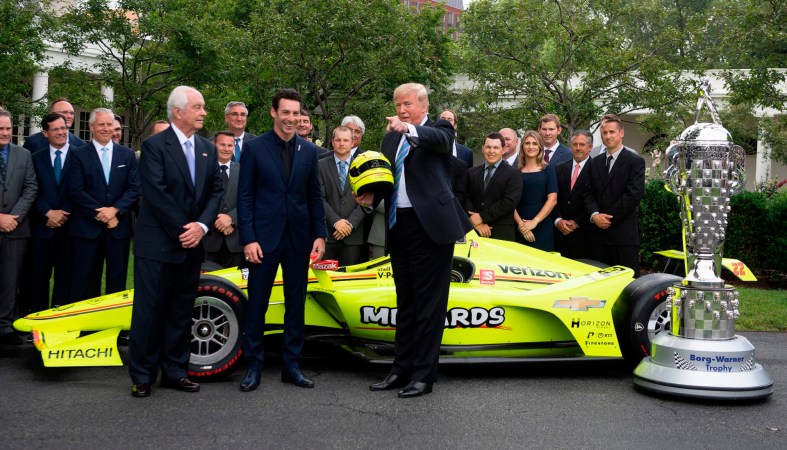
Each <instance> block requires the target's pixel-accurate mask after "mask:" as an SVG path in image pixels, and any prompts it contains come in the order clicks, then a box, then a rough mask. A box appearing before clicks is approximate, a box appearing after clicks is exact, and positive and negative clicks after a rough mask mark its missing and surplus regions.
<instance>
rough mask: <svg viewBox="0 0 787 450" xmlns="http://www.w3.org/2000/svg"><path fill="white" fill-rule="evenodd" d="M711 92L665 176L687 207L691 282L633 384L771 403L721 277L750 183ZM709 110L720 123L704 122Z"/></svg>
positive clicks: (683, 286) (767, 382) (734, 298)
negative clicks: (731, 225)
mask: <svg viewBox="0 0 787 450" xmlns="http://www.w3.org/2000/svg"><path fill="white" fill-rule="evenodd" d="M709 92H710V90H709V83H708V82H707V81H705V82H704V83H703V86H702V89H701V91H700V98H699V100H698V102H697V112H696V115H695V123H694V125H691V126H690V127H688V128H686V129H685V130H684V131H683V133H681V135H680V138H679V139H678V141H677V142H676V143H675V144H673V145H672V146H670V148H669V149H667V158H668V161H669V164H670V165H669V167H668V168H667V170H666V171H665V172H664V176H665V178H666V182H667V187H668V189H669V190H670V191H671V192H672V193H674V194H676V195H678V198H679V202H680V207H681V208H680V212H681V219H682V222H683V231H684V235H685V236H684V237H685V240H684V242H685V249H684V251H685V254H686V278H684V279H683V280H682V281H681V283H680V284H676V285H674V286H673V287H672V288H671V289H670V298H669V299H668V300H667V308H669V309H670V311H671V317H670V318H671V324H670V328H671V329H670V331H669V332H668V333H662V334H659V335H658V336H656V337H655V338H654V339H653V342H652V343H651V356H650V357H646V358H644V359H643V360H642V362H641V363H640V364H639V365H638V366H637V368H636V369H635V370H634V384H635V385H637V386H640V387H642V388H645V389H648V390H652V391H657V392H662V393H667V394H672V395H680V396H687V397H700V398H719V399H751V398H760V397H766V396H768V395H771V394H772V393H773V380H771V378H770V376H768V374H767V372H765V370H764V369H763V367H762V366H761V365H760V364H757V362H756V361H755V359H754V346H753V345H752V344H751V343H750V342H749V341H748V339H746V338H744V337H743V336H736V335H735V319H736V318H738V316H740V313H739V312H738V304H739V298H738V292H737V291H736V290H735V289H734V288H733V287H731V286H729V285H725V284H724V280H722V279H721V276H720V275H721V268H722V265H721V259H722V249H723V246H724V238H725V230H726V228H727V217H728V214H729V212H730V197H731V196H732V195H735V194H737V193H738V192H740V191H742V190H743V188H744V186H745V184H746V175H745V172H744V162H745V157H746V154H745V153H744V151H743V149H742V148H741V147H740V146H738V145H735V144H733V142H732V138H731V136H730V133H729V132H728V131H727V130H726V129H725V128H724V127H723V126H722V124H721V121H720V120H719V115H718V112H717V111H716V107H715V106H714V105H713V102H712V101H711V99H710V96H709V95H708V94H709ZM704 105H706V106H707V107H708V110H709V111H710V113H711V116H712V118H713V123H699V122H698V120H699V115H700V112H701V111H702V107H703V106H704Z"/></svg>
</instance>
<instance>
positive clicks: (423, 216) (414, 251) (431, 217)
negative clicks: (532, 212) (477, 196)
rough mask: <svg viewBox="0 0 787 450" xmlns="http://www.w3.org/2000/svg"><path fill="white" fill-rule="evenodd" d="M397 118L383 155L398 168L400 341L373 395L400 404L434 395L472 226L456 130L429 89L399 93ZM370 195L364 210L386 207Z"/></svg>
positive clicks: (393, 233) (391, 240)
mask: <svg viewBox="0 0 787 450" xmlns="http://www.w3.org/2000/svg"><path fill="white" fill-rule="evenodd" d="M393 97H394V104H395V106H396V116H394V117H387V118H386V120H388V128H387V131H388V133H386V135H385V137H384V138H383V143H382V152H383V154H384V155H385V157H386V158H388V160H389V161H391V162H392V163H393V165H394V180H395V181H394V188H393V191H392V193H391V194H389V195H388V196H386V198H385V205H386V218H387V219H388V220H387V221H388V237H387V240H388V249H389V251H390V254H391V268H392V270H393V276H394V282H395V283H396V305H397V316H396V340H395V344H394V345H395V349H394V363H393V367H392V368H391V372H390V373H389V374H388V376H387V377H386V378H385V379H384V380H383V381H381V382H379V383H374V384H372V385H371V386H370V387H369V389H371V390H373V391H382V390H390V389H394V388H397V387H404V389H402V390H401V391H399V397H401V398H408V397H417V396H420V395H424V394H428V393H430V392H432V384H433V383H434V382H435V381H437V363H438V358H439V351H440V342H441V340H442V337H443V327H444V325H445V315H446V309H447V306H448V288H449V286H450V279H451V263H452V260H453V252H454V242H456V241H457V240H458V239H461V238H462V237H464V235H465V234H466V233H467V232H468V231H470V229H471V228H472V225H471V224H470V221H469V220H468V219H467V214H465V212H464V210H463V209H462V205H460V204H459V201H457V200H456V198H455V197H454V193H453V192H452V190H451V183H450V170H451V168H450V164H451V163H450V160H449V157H450V156H451V151H452V148H453V140H454V129H453V127H452V126H451V124H450V123H448V122H447V121H445V120H438V121H437V122H434V123H433V122H432V121H431V120H429V117H427V112H428V111H429V97H428V95H427V92H426V87H424V86H423V85H421V84H417V83H407V84H403V85H401V86H399V87H397V88H396V90H395V91H394V95H393ZM374 197H375V196H374V193H372V192H369V193H365V194H363V195H361V196H358V197H357V201H358V202H359V203H360V204H361V206H365V205H370V204H372V203H373V202H376V203H379V201H380V200H381V199H379V198H377V199H375V198H374Z"/></svg>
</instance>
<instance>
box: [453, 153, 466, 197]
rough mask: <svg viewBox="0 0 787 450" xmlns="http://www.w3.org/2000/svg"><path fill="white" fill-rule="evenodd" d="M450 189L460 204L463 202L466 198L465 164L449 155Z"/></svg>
mask: <svg viewBox="0 0 787 450" xmlns="http://www.w3.org/2000/svg"><path fill="white" fill-rule="evenodd" d="M451 190H453V191H454V197H456V199H457V200H458V201H459V204H460V205H464V204H465V198H467V164H465V162H464V161H462V160H461V159H459V158H457V157H456V156H454V155H451Z"/></svg>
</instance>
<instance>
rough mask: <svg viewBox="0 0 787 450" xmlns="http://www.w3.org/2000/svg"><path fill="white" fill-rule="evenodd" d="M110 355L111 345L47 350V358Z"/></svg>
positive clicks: (85, 357)
mask: <svg viewBox="0 0 787 450" xmlns="http://www.w3.org/2000/svg"><path fill="white" fill-rule="evenodd" d="M110 357H112V347H107V348H88V349H84V350H83V349H81V348H76V349H74V348H69V349H63V350H49V352H48V353H47V358H49V359H78V358H83V359H92V358H110Z"/></svg>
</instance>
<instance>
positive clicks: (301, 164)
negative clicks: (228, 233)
mask: <svg viewBox="0 0 787 450" xmlns="http://www.w3.org/2000/svg"><path fill="white" fill-rule="evenodd" d="M300 113H301V96H300V94H298V92H297V91H295V90H294V89H282V90H280V91H278V92H277V93H276V94H274V96H273V99H272V102H271V110H270V114H271V117H273V130H272V131H269V132H267V133H265V134H263V135H262V136H260V137H258V138H256V139H252V140H251V141H249V142H247V143H246V145H245V148H244V149H243V156H242V157H241V163H240V172H241V175H240V181H239V182H238V227H239V228H240V240H241V244H242V245H243V254H244V257H245V258H246V261H247V262H248V264H249V282H248V293H249V304H248V306H247V308H246V326H245V338H244V341H243V348H244V353H245V354H246V359H247V360H248V362H249V370H248V372H247V373H246V376H245V377H244V378H243V380H242V381H241V383H240V389H241V391H244V392H249V391H253V390H255V389H257V387H258V386H259V384H260V376H261V374H262V368H263V364H264V362H265V361H264V359H265V356H264V349H263V345H262V344H263V342H262V339H263V331H264V328H265V312H266V311H267V309H268V300H269V299H270V295H271V289H272V288H273V282H274V279H275V278H276V272H277V270H278V268H279V264H281V268H282V274H283V276H284V307H285V313H284V344H283V347H284V348H283V356H284V367H283V368H282V373H281V380H282V382H287V383H292V384H295V385H296V386H299V387H307V388H310V387H314V383H313V382H312V381H311V380H310V379H308V378H306V376H304V375H303V372H301V367H300V359H301V350H302V349H303V340H304V335H305V328H304V307H305V301H306V283H307V281H308V278H307V277H308V264H309V258H310V257H311V258H312V259H314V260H317V259H320V258H321V257H322V255H323V253H325V237H326V234H327V233H326V229H325V210H324V208H323V201H322V195H321V193H320V181H319V175H318V171H319V169H318V167H317V154H318V149H317V147H316V146H315V145H314V144H312V143H311V142H309V141H307V140H305V139H303V138H301V137H300V136H296V135H295V130H296V125H297V124H298V119H299V118H300ZM263 256H264V257H263Z"/></svg>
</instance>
